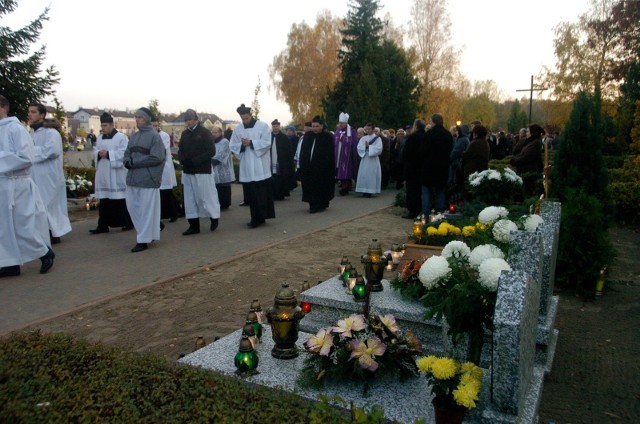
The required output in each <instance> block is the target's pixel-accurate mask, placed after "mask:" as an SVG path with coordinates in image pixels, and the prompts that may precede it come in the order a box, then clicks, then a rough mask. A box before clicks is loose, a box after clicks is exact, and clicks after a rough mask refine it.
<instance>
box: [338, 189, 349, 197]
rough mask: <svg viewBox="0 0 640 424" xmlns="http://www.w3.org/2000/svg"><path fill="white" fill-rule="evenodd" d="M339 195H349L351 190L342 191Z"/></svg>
mask: <svg viewBox="0 0 640 424" xmlns="http://www.w3.org/2000/svg"><path fill="white" fill-rule="evenodd" d="M338 193H339V194H340V196H346V195H347V194H349V190H345V189H341V190H340V191H339V192H338Z"/></svg>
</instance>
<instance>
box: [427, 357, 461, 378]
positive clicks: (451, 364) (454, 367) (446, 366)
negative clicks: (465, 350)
mask: <svg viewBox="0 0 640 424" xmlns="http://www.w3.org/2000/svg"><path fill="white" fill-rule="evenodd" d="M456 371H458V363H457V362H456V361H455V359H451V358H437V359H436V360H435V361H433V364H431V373H432V374H433V376H434V377H435V378H437V379H438V380H448V379H450V378H452V377H453V376H454V375H456Z"/></svg>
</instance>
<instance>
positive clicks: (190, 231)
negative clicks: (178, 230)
mask: <svg viewBox="0 0 640 424" xmlns="http://www.w3.org/2000/svg"><path fill="white" fill-rule="evenodd" d="M199 232H200V230H196V229H195V228H191V227H189V228H187V230H186V231H183V232H182V235H183V236H190V235H191V234H198V233H199Z"/></svg>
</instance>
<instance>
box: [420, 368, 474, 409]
mask: <svg viewBox="0 0 640 424" xmlns="http://www.w3.org/2000/svg"><path fill="white" fill-rule="evenodd" d="M416 364H417V366H418V370H419V371H420V374H422V375H424V376H426V378H427V380H428V381H429V384H430V385H431V393H433V394H434V395H435V396H436V397H435V399H434V404H438V403H441V404H442V403H444V404H445V405H446V406H450V407H459V408H460V407H462V408H465V410H468V409H472V408H475V407H476V402H477V401H478V395H479V394H480V388H481V387H482V369H481V368H480V367H478V366H477V365H475V364H473V363H471V362H464V363H460V362H458V361H456V360H455V359H452V358H446V357H445V358H438V357H435V356H423V357H421V358H419V359H418V360H416Z"/></svg>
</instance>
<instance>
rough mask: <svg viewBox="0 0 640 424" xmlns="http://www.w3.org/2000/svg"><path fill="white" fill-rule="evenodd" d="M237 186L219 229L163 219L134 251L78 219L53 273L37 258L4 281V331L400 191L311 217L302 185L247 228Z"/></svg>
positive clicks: (274, 239) (284, 236) (369, 207)
mask: <svg viewBox="0 0 640 424" xmlns="http://www.w3.org/2000/svg"><path fill="white" fill-rule="evenodd" d="M232 191H233V202H232V206H231V207H230V208H229V209H228V210H226V211H223V212H222V217H221V218H220V226H219V227H218V229H217V230H216V231H215V232H210V231H209V230H208V229H209V225H208V224H209V222H208V220H205V219H202V220H201V226H202V232H201V233H200V234H196V235H192V236H188V237H185V236H182V234H181V233H182V231H184V230H185V229H186V228H187V227H188V223H187V221H186V220H185V219H179V220H178V221H177V222H175V223H168V221H166V220H165V223H166V228H165V230H164V231H163V232H162V235H161V240H160V241H157V242H153V243H152V244H150V247H149V249H148V250H146V251H144V252H140V253H131V252H130V249H131V248H132V247H133V246H134V245H135V232H134V231H128V232H122V231H120V230H119V229H112V230H111V232H109V233H107V234H97V235H90V234H89V232H88V231H89V229H91V228H95V227H96V224H97V222H96V220H95V219H91V220H84V221H77V222H74V223H72V227H73V231H72V232H71V233H69V234H67V235H66V236H64V237H62V243H61V244H58V245H55V246H54V249H55V252H56V261H55V265H54V267H53V268H52V270H51V271H49V273H48V274H44V275H41V274H39V273H38V270H39V267H40V261H32V262H30V263H28V264H25V265H24V266H23V267H22V275H21V276H20V277H15V278H3V279H1V280H0V335H2V334H6V333H7V332H10V331H14V330H18V329H21V328H24V327H26V326H28V325H31V324H34V323H37V322H39V321H43V320H46V319H49V318H52V317H55V316H58V315H61V314H64V313H65V312H68V311H71V310H73V309H76V308H79V307H83V306H87V305H90V304H92V303H96V302H99V301H101V300H105V299H108V298H110V297H113V296H117V295H122V294H126V293H127V292H130V291H133V290H136V289H139V288H141V287H144V286H147V285H150V284H154V283H157V282H159V281H163V280H166V279H169V278H172V277H176V276H179V275H183V274H185V273H189V272H193V271H194V270H197V269H199V268H201V267H203V266H206V265H209V264H216V263H220V262H225V261H228V260H230V259H233V258H237V257H238V256H239V255H243V254H246V253H247V252H251V251H255V250H259V249H262V248H265V247H267V246H269V245H272V244H274V243H279V242H282V241H285V240H288V239H291V238H294V237H297V236H300V235H303V234H306V233H309V232H312V231H316V230H319V229H322V228H326V227H329V226H332V225H336V224H339V223H341V222H345V221H348V220H351V219H353V218H356V217H359V216H362V215H366V214H368V213H370V212H372V211H375V210H378V209H380V208H383V207H386V206H389V205H391V204H393V202H394V200H395V194H396V190H393V189H388V190H384V191H383V192H382V194H381V195H380V196H379V197H374V198H370V199H367V198H362V197H360V196H359V195H355V194H352V195H349V196H345V197H340V196H338V197H336V198H335V199H334V200H333V201H332V202H331V207H330V208H329V209H328V210H327V211H325V212H322V213H317V214H313V215H312V214H309V213H308V204H307V203H303V202H302V201H301V194H302V193H301V189H300V188H299V187H298V188H297V189H295V190H294V191H293V192H292V195H291V197H290V198H289V199H288V200H284V201H280V202H276V219H272V220H268V221H267V224H266V225H263V226H261V227H258V228H256V229H249V228H247V227H246V225H245V224H246V223H247V222H248V221H249V219H250V218H249V208H248V207H239V206H238V204H239V203H240V202H241V197H242V189H241V188H240V186H239V185H233V190H232ZM310 248H313V247H312V246H310ZM274 260H277V258H274ZM283 271H284V270H283Z"/></svg>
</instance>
